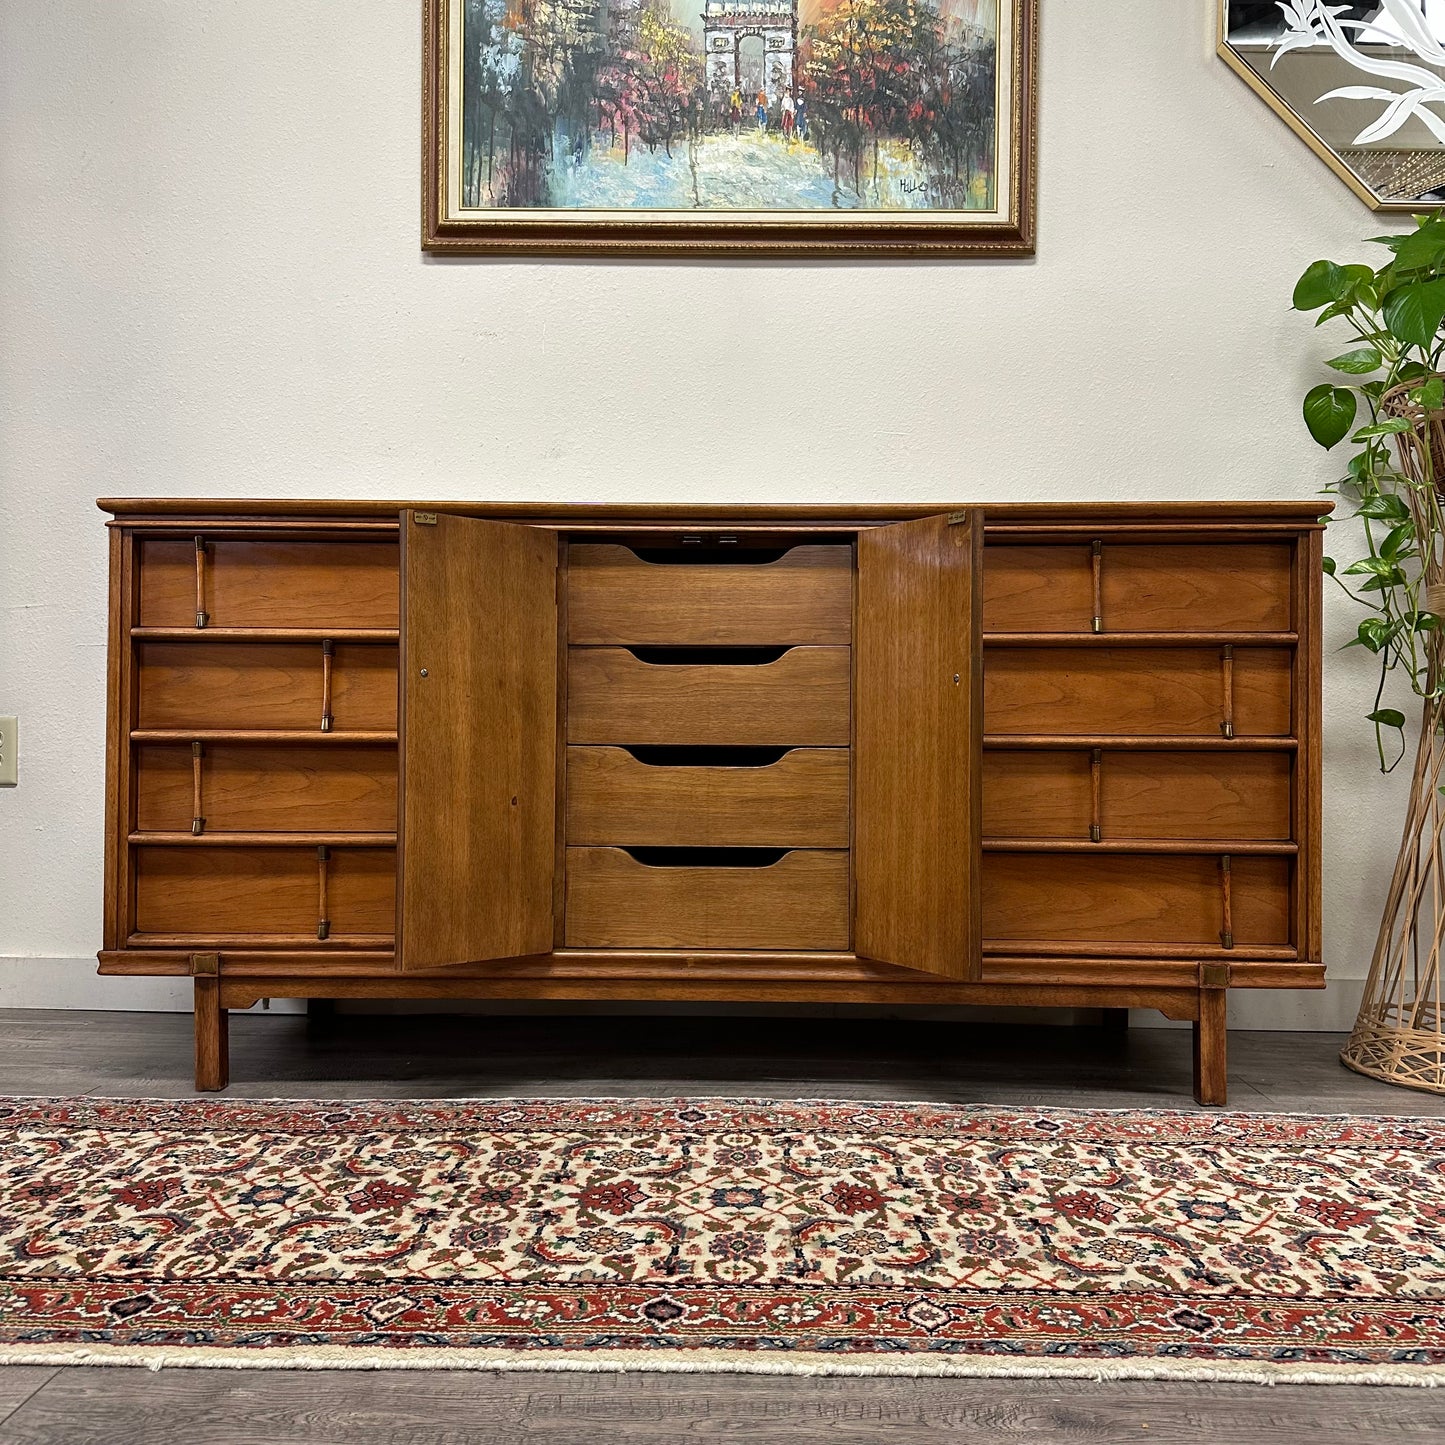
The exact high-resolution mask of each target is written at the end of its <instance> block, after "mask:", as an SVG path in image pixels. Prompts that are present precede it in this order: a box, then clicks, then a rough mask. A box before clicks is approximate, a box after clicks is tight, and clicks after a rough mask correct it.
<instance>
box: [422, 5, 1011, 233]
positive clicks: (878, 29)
mask: <svg viewBox="0 0 1445 1445" xmlns="http://www.w3.org/2000/svg"><path fill="white" fill-rule="evenodd" d="M423 3H424V24H423V30H424V50H425V65H424V75H423V156H422V245H423V247H425V248H426V249H427V250H430V251H435V252H452V253H469V252H470V253H486V252H496V253H506V252H532V253H554V254H566V253H579V254H589V253H590V254H599V253H603V254H605V253H621V254H629V253H630V254H652V255H657V254H662V255H685V254H690V253H701V254H712V255H820V256H827V255H864V256H890V255H897V256H930V255H942V256H1026V255H1032V254H1033V248H1034V210H1035V147H1036V141H1035V130H1036V125H1035V118H1036V114H1037V91H1036V83H1037V82H1036V75H1037V65H1038V0H423Z"/></svg>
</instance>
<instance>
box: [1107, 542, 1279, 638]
mask: <svg viewBox="0 0 1445 1445" xmlns="http://www.w3.org/2000/svg"><path fill="white" fill-rule="evenodd" d="M1293 550H1294V549H1293V547H1292V546H1291V545H1290V544H1289V543H1288V542H1265V543H1250V542H1240V543H1220V544H1197V543H1196V544H1191V543H1187V542H1162V543H1153V544H1150V545H1139V544H1134V543H1130V544H1122V545H1121V544H1115V543H1112V542H1105V544H1104V551H1103V556H1102V559H1101V567H1100V575H1101V579H1102V591H1103V612H1102V616H1103V620H1104V631H1105V632H1215V631H1217V632H1230V631H1261V632H1265V631H1279V632H1287V631H1289V630H1290V628H1291V627H1292V626H1293V618H1292V615H1291V614H1292V611H1293V608H1292V605H1291V601H1290V589H1291V585H1292V569H1291V565H1290V564H1291V557H1292V553H1293Z"/></svg>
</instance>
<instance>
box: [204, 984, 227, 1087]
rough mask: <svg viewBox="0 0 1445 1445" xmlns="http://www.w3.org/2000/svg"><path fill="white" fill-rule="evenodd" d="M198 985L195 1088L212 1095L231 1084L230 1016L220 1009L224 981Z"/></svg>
mask: <svg viewBox="0 0 1445 1445" xmlns="http://www.w3.org/2000/svg"><path fill="white" fill-rule="evenodd" d="M195 983H196V1004H195V1008H196V1088H197V1089H199V1090H203V1091H205V1092H209V1093H213V1092H215V1091H216V1090H218V1089H224V1088H225V1087H226V1085H227V1084H228V1083H230V1081H231V1059H230V1045H229V1034H230V1030H229V1028H228V1027H227V1019H228V1015H227V1013H226V1010H225V1009H223V1008H222V1007H221V980H220V979H219V978H214V977H212V978H201V977H198V978H197V979H196V981H195Z"/></svg>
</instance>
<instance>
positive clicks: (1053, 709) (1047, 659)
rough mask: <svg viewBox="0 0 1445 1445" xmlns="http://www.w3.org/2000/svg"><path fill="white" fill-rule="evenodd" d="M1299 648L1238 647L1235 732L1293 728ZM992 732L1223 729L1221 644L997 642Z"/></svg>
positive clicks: (988, 676)
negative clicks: (1013, 644) (1293, 669)
mask: <svg viewBox="0 0 1445 1445" xmlns="http://www.w3.org/2000/svg"><path fill="white" fill-rule="evenodd" d="M1291 661H1292V654H1291V653H1290V651H1289V650H1288V649H1287V648H1282V647H1275V648H1271V647H1235V648H1234V659H1233V663H1232V667H1231V673H1232V679H1233V682H1232V687H1233V722H1234V733H1235V736H1236V737H1288V736H1289V732H1290V719H1291V715H1292V702H1291ZM983 718H984V731H985V732H986V733H991V734H995V735H1000V734H1045V735H1046V734H1049V733H1061V734H1067V733H1075V734H1080V735H1083V736H1108V735H1112V736H1116V737H1126V736H1131V735H1133V736H1140V737H1186V736H1212V737H1218V736H1220V735H1221V725H1222V723H1223V721H1224V718H1225V668H1224V663H1223V659H1222V649H1220V648H1217V647H1197V648H1188V647H1167V648H1166V647H1118V648H1111V647H1008V646H994V647H989V648H987V649H986V650H985V653H984V667H983Z"/></svg>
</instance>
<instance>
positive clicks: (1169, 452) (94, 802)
mask: <svg viewBox="0 0 1445 1445" xmlns="http://www.w3.org/2000/svg"><path fill="white" fill-rule="evenodd" d="M419 8H420V7H419V6H418V5H417V4H416V3H415V0H367V3H361V4H356V3H352V4H341V3H339V0H330V3H326V0H204V3H196V0H125V3H123V4H120V3H116V0H47V3H45V4H40V3H36V0H0V550H3V568H0V713H9V712H14V713H18V714H19V716H20V718H21V733H22V746H21V759H20V762H21V776H22V781H21V786H20V787H19V788H18V789H13V790H4V791H0V955H4V956H5V957H4V959H3V960H0V1003H6V1002H9V1003H22V1002H23V1003H26V1004H37V1005H44V1004H53V1005H56V1006H60V1005H68V1004H77V1005H79V1004H85V1003H87V1002H93V1001H98V1002H101V1003H103V1004H104V1005H105V1006H119V1007H124V1006H127V1005H149V1006H157V1005H163V1004H167V1003H172V1002H175V1001H184V998H185V994H184V991H183V990H177V989H176V988H175V987H174V986H173V985H172V984H171V983H169V982H166V981H158V982H155V983H152V984H149V985H146V984H143V983H142V981H140V980H110V981H104V982H102V981H98V980H96V979H95V978H94V977H93V973H92V970H93V962H92V961H90V956H91V955H92V953H93V950H94V948H95V947H96V946H97V943H98V937H99V927H100V921H99V920H100V893H101V836H102V834H101V792H102V774H103V759H102V735H103V714H104V697H103V691H104V688H103V684H104V640H105V626H104V615H105V570H104V562H105V536H104V530H103V527H102V525H101V524H102V518H101V515H100V514H99V513H98V512H97V511H96V510H95V508H94V506H93V499H94V497H96V496H97V495H98V494H101V493H133V494H143V495H145V494H149V495H159V494H167V493H174V494H182V495H209V494H217V495H232V496H245V497H255V496H296V497H308V496H337V497H371V496H376V497H382V496H397V497H436V498H452V497H492V498H546V499H559V500H587V501H607V500H622V501H638V500H653V499H658V500H661V499H671V500H682V499H706V500H710V501H712V500H768V501H812V500H826V501H859V502H866V501H872V500H889V501H911V500H938V499H943V500H965V499H967V500H981V501H988V500H991V499H1005V498H1007V499H1019V498H1041V499H1075V498H1115V497H1118V498H1229V497H1242V498H1255V497H1306V496H1309V495H1311V494H1312V493H1314V492H1315V491H1317V490H1318V489H1319V488H1320V487H1321V486H1322V485H1323V484H1324V483H1325V482H1326V481H1328V480H1329V479H1330V477H1331V475H1332V474H1333V470H1334V467H1333V464H1332V463H1331V462H1330V461H1329V460H1327V459H1326V458H1325V457H1324V456H1323V454H1322V453H1320V452H1319V451H1318V450H1317V449H1316V448H1315V447H1314V446H1313V444H1312V443H1311V442H1309V441H1308V439H1307V438H1306V436H1305V434H1304V432H1303V429H1302V427H1301V425H1300V423H1299V421H1298V410H1297V408H1298V398H1299V396H1300V395H1301V394H1302V392H1303V390H1304V388H1305V387H1306V386H1307V385H1309V384H1311V383H1312V381H1313V380H1314V379H1315V377H1316V370H1315V365H1314V362H1313V361H1312V360H1311V358H1315V359H1318V358H1322V357H1324V356H1328V355H1332V354H1333V352H1332V351H1330V350H1329V349H1328V346H1329V343H1328V342H1327V341H1324V340H1322V339H1320V338H1319V337H1318V336H1316V334H1315V333H1313V332H1312V331H1311V328H1310V323H1309V321H1308V320H1306V319H1302V318H1300V317H1298V316H1295V315H1293V314H1292V313H1291V312H1290V311H1289V310H1288V302H1289V295H1290V290H1291V287H1292V284H1293V281H1294V278H1295V276H1296V275H1297V274H1298V272H1299V271H1300V270H1301V269H1302V268H1303V266H1304V265H1305V264H1306V263H1307V262H1309V261H1311V260H1313V259H1315V258H1316V257H1317V256H1320V255H1326V254H1328V255H1331V256H1335V257H1339V258H1344V257H1348V256H1355V255H1364V254H1367V253H1368V252H1369V251H1370V250H1371V249H1373V248H1367V247H1363V246H1362V245H1361V244H1360V238H1362V237H1364V236H1368V235H1372V234H1375V233H1377V232H1378V231H1379V230H1380V229H1381V226H1380V222H1379V221H1378V220H1376V219H1374V218H1372V217H1371V216H1370V214H1369V213H1368V212H1367V211H1366V210H1365V209H1364V208H1363V207H1362V206H1361V205H1360V204H1359V202H1357V201H1356V200H1355V199H1354V197H1353V196H1351V195H1350V194H1349V193H1348V192H1347V191H1346V190H1345V188H1344V187H1343V186H1341V185H1340V183H1339V182H1338V181H1336V180H1335V179H1334V178H1333V177H1332V176H1331V175H1330V174H1329V173H1328V172H1327V171H1326V170H1325V169H1324V168H1323V167H1322V166H1321V165H1320V164H1319V163H1318V162H1317V161H1316V160H1315V159H1314V158H1313V157H1312V156H1311V155H1309V153H1308V152H1307V151H1306V150H1305V149H1304V148H1303V147H1302V146H1301V144H1300V143H1299V141H1297V140H1296V139H1295V137H1294V136H1293V135H1291V134H1290V133H1289V132H1288V131H1287V130H1286V129H1285V127H1284V126H1283V125H1282V124H1281V123H1280V122H1279V121H1278V120H1277V119H1276V118H1275V117H1274V116H1273V115H1272V114H1271V113H1270V112H1269V111H1268V110H1267V109H1266V108H1265V107H1264V106H1263V105H1261V104H1260V102H1259V101H1258V100H1257V99H1256V98H1255V97H1254V96H1253V95H1252V94H1251V93H1250V92H1249V91H1247V90H1246V89H1245V87H1244V86H1243V85H1242V84H1241V83H1240V82H1239V81H1238V80H1237V79H1236V78H1235V77H1234V76H1233V75H1232V74H1230V72H1229V71H1228V70H1227V69H1226V68H1225V66H1224V65H1223V64H1222V63H1221V62H1220V61H1219V60H1218V59H1216V58H1215V56H1214V54H1213V46H1212V35H1211V28H1212V21H1211V14H1210V12H1211V11H1212V8H1213V6H1212V3H1211V0H1111V3H1109V4H1104V3H1102V0H1044V6H1043V8H1044V10H1045V12H1046V13H1045V14H1044V16H1043V22H1042V30H1043V56H1042V74H1041V91H1042V108H1041V117H1040V125H1041V168H1040V187H1039V189H1040V216H1041V221H1040V239H1039V251H1038V257H1037V259H1036V260H1034V261H1032V262H1019V263H998V262H993V263H972V264H968V263H965V264H960V263H945V262H934V263H926V264H912V265H909V264H895V265H887V264H871V265H865V264H842V263H821V262H818V263H811V264H808V263H804V264H798V263H790V264H784V263H781V262H769V263H733V264H727V263H712V264H706V265H695V264H684V263H681V262H668V263H655V264H638V263H624V262H620V261H613V262H560V263H559V262H551V263H541V262H537V263H529V262H526V261H515V260H509V261H492V262H475V261H445V262H439V261H430V260H427V259H425V258H424V257H423V256H422V254H421V252H420V250H419V249H418V241H417V236H418V210H419V206H418V168H419V160H418V127H419V119H418V116H419V94H418V90H419V72H420V58H419V57H420V44H421V37H420V14H419ZM1111 36H1112V37H1118V38H1111ZM1328 626H1329V632H1330V640H1331V641H1332V642H1333V643H1338V642H1340V641H1343V640H1344V639H1345V637H1346V636H1347V635H1348V633H1349V630H1350V629H1352V626H1353V622H1352V620H1351V618H1350V616H1349V613H1348V608H1347V607H1342V606H1334V605H1332V606H1331V609H1330V612H1329V616H1328ZM1364 661H1365V660H1364V659H1363V658H1362V657H1361V656H1360V654H1359V650H1358V649H1356V650H1354V651H1352V652H1349V653H1344V654H1338V655H1337V654H1335V653H1334V652H1333V651H1331V652H1330V654H1329V655H1328V657H1327V660H1326V672H1325V687H1326V700H1327V715H1326V743H1327V755H1326V774H1325V820H1326V827H1327V830H1328V848H1327V855H1326V868H1325V893H1326V899H1327V915H1326V949H1327V958H1328V962H1329V964H1330V967H1331V970H1332V978H1333V986H1332V988H1331V989H1330V990H1329V991H1328V993H1327V994H1326V995H1323V996H1320V995H1302V996H1299V995H1297V996H1279V995H1260V996H1255V997H1252V998H1250V999H1248V1000H1246V1001H1243V1002H1242V1003H1241V1004H1240V1005H1239V1006H1238V1007H1236V1009H1235V1016H1236V1018H1238V1019H1239V1020H1240V1021H1245V1020H1250V1021H1254V1022H1259V1023H1285V1024H1292V1025H1297V1026H1315V1027H1318V1026H1321V1025H1324V1024H1339V1023H1342V1022H1343V1021H1345V1020H1347V1019H1348V1018H1349V1017H1350V1016H1351V1015H1352V1013H1353V1009H1354V1003H1355V999H1356V997H1357V993H1358V982H1357V980H1358V979H1359V978H1360V977H1361V976H1362V974H1363V971H1364V968H1365V965H1366V963H1367V961H1368V957H1369V949H1370V944H1371V940H1372V935H1373V930H1374V926H1375V922H1376V915H1377V909H1378V907H1379V904H1380V900H1381V898H1382V895H1383V891H1384V886H1385V881H1386V874H1387V870H1388V867H1389V864H1390V861H1391V856H1392V852H1393V849H1394V847H1395V845H1396V841H1397V830H1398V826H1399V821H1398V820H1399V817H1400V810H1401V804H1402V787H1401V783H1402V781H1403V780H1402V779H1399V778H1395V779H1390V780H1382V779H1381V778H1380V776H1379V775H1378V773H1377V772H1376V771H1374V768H1373V765H1372V744H1371V741H1370V738H1369V736H1368V735H1367V731H1366V728H1365V727H1364V725H1363V724H1362V723H1361V722H1360V721H1359V716H1360V714H1361V713H1362V712H1363V711H1365V710H1366V707H1367V688H1368V685H1369V684H1368V677H1367V675H1366V671H1365V667H1364Z"/></svg>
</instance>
